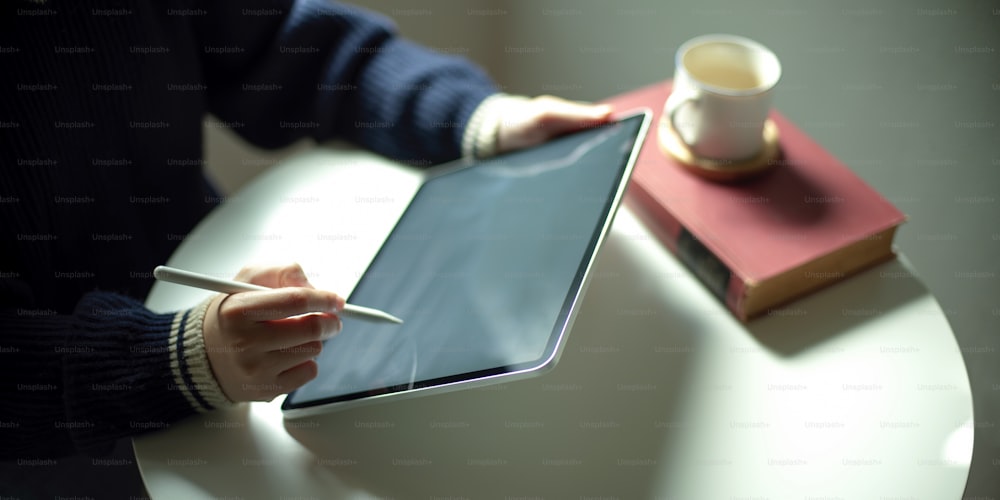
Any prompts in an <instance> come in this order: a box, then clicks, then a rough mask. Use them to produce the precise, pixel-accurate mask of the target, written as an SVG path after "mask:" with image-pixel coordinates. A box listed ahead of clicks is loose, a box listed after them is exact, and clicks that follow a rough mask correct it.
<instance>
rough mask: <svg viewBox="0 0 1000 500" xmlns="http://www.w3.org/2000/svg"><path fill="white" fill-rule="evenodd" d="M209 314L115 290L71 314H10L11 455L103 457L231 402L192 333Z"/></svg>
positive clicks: (6, 394) (89, 298) (7, 441)
mask: <svg viewBox="0 0 1000 500" xmlns="http://www.w3.org/2000/svg"><path fill="white" fill-rule="evenodd" d="M202 311H203V309H199V308H195V309H192V310H190V311H184V312H181V313H176V314H155V313H152V312H150V311H149V310H147V309H145V308H143V307H142V305H141V304H140V303H138V302H136V301H134V300H132V299H129V298H126V297H123V296H120V295H115V294H109V293H91V294H88V295H86V296H85V297H84V298H83V299H82V300H81V301H80V302H79V304H78V306H77V307H76V310H75V311H74V313H73V314H72V315H57V314H48V313H43V314H34V313H30V312H28V311H26V310H23V309H20V310H19V309H13V310H5V311H4V312H3V313H2V321H3V329H2V330H3V337H2V341H0V342H2V345H3V350H2V351H0V352H2V353H0V356H2V357H3V360H2V361H3V362H2V363H0V367H2V368H0V371H2V373H3V390H2V392H3V394H2V397H3V398H4V405H3V406H2V409H0V421H2V423H3V425H0V450H2V452H0V454H2V458H7V459H12V458H23V457H37V456H60V455H67V454H72V453H76V452H83V453H88V454H102V453H105V452H107V451H108V450H109V449H110V447H111V446H112V444H113V442H114V441H115V440H116V439H118V438H121V437H125V436H130V435H134V434H139V433H142V432H146V431H150V430H156V429H162V428H165V427H168V426H169V425H170V424H171V423H173V422H175V421H177V420H179V419H181V418H184V417H185V416H188V415H190V414H192V413H194V412H196V411H206V410H209V409H211V408H213V407H214V406H217V405H221V404H226V403H227V401H226V400H225V398H224V397H223V396H221V391H219V390H218V387H217V385H214V384H215V382H214V379H213V378H212V377H211V371H210V369H209V368H208V365H207V359H206V358H205V354H204V347H203V344H200V343H199V341H200V331H196V332H192V328H200V324H199V322H200V319H201V317H200V315H201V314H203V312H202ZM195 337H197V338H195ZM206 375H207V378H206ZM213 385H214V387H213Z"/></svg>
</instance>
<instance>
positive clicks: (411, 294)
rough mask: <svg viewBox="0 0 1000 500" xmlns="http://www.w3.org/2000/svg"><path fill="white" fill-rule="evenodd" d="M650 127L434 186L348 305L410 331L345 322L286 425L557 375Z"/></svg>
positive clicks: (490, 163) (559, 142)
mask: <svg viewBox="0 0 1000 500" xmlns="http://www.w3.org/2000/svg"><path fill="white" fill-rule="evenodd" d="M649 120H650V113H649V111H648V110H645V111H641V112H638V113H635V114H631V115H629V116H626V117H623V118H620V119H618V120H616V121H614V122H612V123H609V124H606V125H602V126H600V127H595V128H590V129H587V130H584V131H580V132H576V133H573V134H570V135H566V136H562V137H559V138H556V139H554V140H552V141H549V142H547V143H545V144H543V145H540V146H536V147H533V148H530V149H526V150H521V151H517V152H513V153H509V154H505V155H502V156H498V157H494V158H490V159H486V160H479V161H476V162H473V163H472V164H465V163H462V164H460V163H455V164H451V165H448V166H447V167H448V168H443V169H441V170H439V172H441V173H439V174H436V175H430V176H428V178H427V179H426V180H425V181H424V183H423V184H422V185H421V187H420V189H419V190H418V191H417V193H416V195H414V198H413V200H412V201H411V202H410V204H409V205H408V207H407V208H406V211H405V212H404V213H403V215H402V216H401V217H400V219H399V221H398V222H397V223H396V226H395V227H394V228H393V230H392V232H391V233H390V234H389V236H388V238H386V241H385V242H384V243H383V245H382V247H381V249H380V250H379V252H378V253H377V254H376V256H375V258H374V259H373V260H372V262H371V264H370V265H369V267H368V269H367V270H366V271H365V273H364V275H363V276H362V277H361V279H360V280H359V281H358V284H357V286H356V287H355V289H354V291H353V292H352V293H351V295H350V297H349V298H348V301H349V302H350V303H353V304H360V305H364V306H366V307H374V308H377V309H381V310H384V311H387V312H390V313H392V314H393V315H396V316H398V317H400V318H402V319H403V320H404V323H403V324H402V325H395V324H388V323H374V322H367V321H364V320H360V319H352V318H346V317H345V318H343V319H342V321H343V326H344V328H343V330H342V331H341V333H340V334H339V335H337V336H336V337H334V338H332V339H330V340H327V341H326V343H325V345H324V347H323V351H322V353H321V354H320V355H319V357H317V358H316V361H317V363H318V364H319V375H318V376H317V377H316V378H315V379H313V380H312V381H310V382H308V383H307V384H305V385H303V386H302V387H300V388H299V389H297V390H296V391H294V392H292V393H290V394H289V395H288V396H287V397H286V398H285V401H284V402H283V403H282V410H283V411H284V414H285V416H286V417H291V418H294V417H300V416H306V415H311V414H315V413H318V412H325V411H330V410H335V409H340V408H346V407H349V406H353V405H358V404H362V403H371V402H376V401H386V400H390V399H396V398H403V397H414V396H422V395H426V394H433V393H437V392H442V391H447V390H456V389H462V388H471V387H478V386H483V385H487V384H492V383H501V382H508V381H511V380H513V379H515V378H522V377H528V376H533V375H538V374H541V373H544V372H545V371H547V370H548V369H551V368H552V367H554V366H555V364H556V362H557V361H558V358H559V354H560V352H561V350H562V347H563V346H564V345H565V341H566V335H567V333H568V332H569V330H570V327H571V325H572V322H573V319H574V317H575V315H576V312H577V309H578V306H579V304H580V299H581V298H582V294H583V292H584V290H585V286H586V283H587V276H588V274H589V271H590V269H591V267H592V265H593V263H594V260H595V257H596V255H597V252H598V250H599V248H600V247H601V243H602V241H603V239H604V237H605V235H606V234H607V233H608V230H609V228H610V226H611V221H612V219H613V217H614V214H615V212H616V210H617V208H618V205H619V204H620V202H621V199H622V196H623V193H624V191H625V188H626V186H627V184H628V180H629V177H630V175H631V171H632V167H633V165H634V163H635V160H636V157H637V156H638V152H639V149H640V148H641V146H642V143H643V138H644V136H645V133H646V129H647V128H648V126H649Z"/></svg>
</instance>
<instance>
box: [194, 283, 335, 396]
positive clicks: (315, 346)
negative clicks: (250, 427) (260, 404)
mask: <svg viewBox="0 0 1000 500" xmlns="http://www.w3.org/2000/svg"><path fill="white" fill-rule="evenodd" d="M236 280H237V281H244V282H247V283H253V284H257V285H263V286H266V287H271V288H274V290H268V291H260V292H241V293H236V294H231V295H220V296H218V297H216V298H215V299H213V300H212V302H211V304H210V305H209V306H208V310H207V311H206V312H205V320H204V324H203V326H202V331H203V335H204V341H205V351H206V352H207V355H208V360H209V363H210V364H211V366H212V371H213V373H214V374H215V378H216V380H217V381H218V382H219V386H220V387H221V388H222V391H223V392H224V393H225V394H226V397H228V398H229V399H230V400H232V401H270V400H271V399H274V398H275V397H276V396H278V395H280V394H286V393H288V392H291V391H293V390H295V389H296V388H298V387H300V386H302V385H303V384H305V383H306V382H308V381H310V380H312V379H313V378H315V377H316V374H317V369H318V367H317V365H316V362H315V361H314V360H313V358H315V357H316V356H318V355H319V353H320V351H321V350H322V348H323V341H324V340H326V339H328V338H330V337H333V336H334V335H336V334H337V333H338V332H340V329H341V323H340V318H338V317H337V312H338V311H340V310H341V309H343V307H344V299H343V298H341V297H340V296H338V295H337V294H335V293H332V292H327V291H323V290H317V289H315V288H313V286H312V285H311V284H309V280H307V279H306V276H305V273H303V271H302V268H301V267H299V265H298V264H293V265H289V266H284V267H267V268H254V267H247V268H244V269H243V270H241V271H240V272H239V274H237V275H236Z"/></svg>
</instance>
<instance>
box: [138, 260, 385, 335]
mask: <svg viewBox="0 0 1000 500" xmlns="http://www.w3.org/2000/svg"><path fill="white" fill-rule="evenodd" d="M153 276H154V277H156V279H158V280H160V281H169V282H170V283H176V284H178V285H185V286H190V287H194V288H201V289H202V290H211V291H213V292H219V293H238V292H256V291H261V290H271V288H268V287H266V286H260V285H253V284H250V283H242V282H239V281H232V280H224V279H219V278H213V277H212V276H208V275H205V274H201V273H194V272H191V271H185V270H183V269H176V268H173V267H167V266H156V269H153ZM337 314H340V315H342V316H346V317H350V318H357V319H364V320H368V321H379V322H383V323H397V324H402V323H403V320H401V319H399V318H397V317H395V316H393V315H391V314H389V313H387V312H385V311H380V310H378V309H372V308H371V307H361V306H356V305H354V304H344V309H342V310H341V311H340V312H338V313H337Z"/></svg>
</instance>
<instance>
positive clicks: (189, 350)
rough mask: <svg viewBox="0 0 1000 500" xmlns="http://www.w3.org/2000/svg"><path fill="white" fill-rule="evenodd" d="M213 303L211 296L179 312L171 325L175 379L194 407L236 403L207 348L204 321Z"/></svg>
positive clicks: (172, 369)
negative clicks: (217, 376) (219, 378)
mask: <svg viewBox="0 0 1000 500" xmlns="http://www.w3.org/2000/svg"><path fill="white" fill-rule="evenodd" d="M211 303H212V298H208V299H206V300H205V301H203V302H202V303H201V304H199V305H197V306H195V307H193V308H191V309H189V310H187V311H181V312H178V313H177V314H176V316H174V321H173V325H172V326H171V327H170V339H169V343H168V345H169V346H170V371H171V372H172V373H173V377H174V382H175V383H176V384H177V387H179V388H180V390H181V393H182V394H184V398H185V399H187V401H188V403H189V404H190V405H191V407H192V408H194V409H196V410H198V411H200V412H205V411H209V410H213V409H215V408H223V407H228V406H232V405H234V404H235V403H234V402H232V401H230V400H229V398H227V397H226V395H225V393H224V392H223V391H222V387H220V386H219V382H218V381H217V380H216V379H215V374H214V373H213V372H212V367H211V365H210V364H209V361H208V352H207V351H206V350H205V339H204V336H203V331H202V325H203V323H204V321H205V311H206V310H207V309H208V306H209V305H210V304H211Z"/></svg>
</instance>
